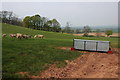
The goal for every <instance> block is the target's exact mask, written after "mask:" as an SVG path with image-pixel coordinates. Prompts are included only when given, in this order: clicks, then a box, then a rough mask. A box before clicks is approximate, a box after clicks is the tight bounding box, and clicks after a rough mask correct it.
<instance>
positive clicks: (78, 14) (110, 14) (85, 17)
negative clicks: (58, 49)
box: [2, 2, 118, 26]
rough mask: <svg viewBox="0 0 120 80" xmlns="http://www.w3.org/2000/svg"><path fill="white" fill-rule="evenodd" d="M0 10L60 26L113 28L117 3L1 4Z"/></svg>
mask: <svg viewBox="0 0 120 80" xmlns="http://www.w3.org/2000/svg"><path fill="white" fill-rule="evenodd" d="M2 10H7V11H13V12H14V13H15V14H17V15H18V16H19V17H21V18H24V17H25V16H32V15H34V14H40V16H42V17H48V18H49V19H53V18H56V19H57V20H58V21H59V22H60V24H61V26H65V25H66V22H67V21H68V22H70V24H71V26H85V25H89V26H114V25H117V24H118V3H117V2H2Z"/></svg>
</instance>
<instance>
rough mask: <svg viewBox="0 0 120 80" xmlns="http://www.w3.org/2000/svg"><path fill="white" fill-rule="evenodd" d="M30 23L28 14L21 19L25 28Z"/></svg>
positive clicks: (28, 26)
mask: <svg viewBox="0 0 120 80" xmlns="http://www.w3.org/2000/svg"><path fill="white" fill-rule="evenodd" d="M30 24H31V19H30V16H26V17H25V18H24V19H23V26H24V27H27V28H30Z"/></svg>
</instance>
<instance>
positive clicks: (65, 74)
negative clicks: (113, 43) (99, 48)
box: [32, 47, 118, 78]
mask: <svg viewBox="0 0 120 80" xmlns="http://www.w3.org/2000/svg"><path fill="white" fill-rule="evenodd" d="M59 48H60V47H59ZM61 49H65V50H70V49H71V48H70V47H61ZM83 52H84V51H83ZM85 52H86V53H89V54H84V55H82V56H79V57H78V58H76V59H75V60H73V61H69V60H65V61H66V62H67V66H66V67H64V68H57V67H56V65H55V64H53V65H51V66H50V67H49V69H47V70H45V71H43V72H42V73H41V75H40V76H32V78H50V77H55V78H118V54H106V53H98V52H95V54H93V52H87V51H85ZM96 53H97V54H96Z"/></svg>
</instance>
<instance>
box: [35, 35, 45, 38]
mask: <svg viewBox="0 0 120 80" xmlns="http://www.w3.org/2000/svg"><path fill="white" fill-rule="evenodd" d="M34 38H44V36H43V35H35V36H34Z"/></svg>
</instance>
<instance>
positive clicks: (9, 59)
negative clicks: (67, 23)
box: [2, 24, 117, 77]
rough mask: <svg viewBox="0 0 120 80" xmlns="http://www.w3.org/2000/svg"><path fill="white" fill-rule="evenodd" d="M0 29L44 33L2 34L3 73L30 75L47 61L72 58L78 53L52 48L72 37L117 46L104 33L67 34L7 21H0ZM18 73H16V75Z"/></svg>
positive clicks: (43, 66) (9, 31)
mask: <svg viewBox="0 0 120 80" xmlns="http://www.w3.org/2000/svg"><path fill="white" fill-rule="evenodd" d="M2 31H3V33H6V34H7V35H9V34H10V33H23V34H30V35H32V36H34V35H36V34H43V35H45V39H33V38H32V39H23V40H18V39H16V38H13V39H12V38H10V37H9V36H7V37H6V38H3V43H2V44H3V46H2V47H3V49H2V52H3V54H2V55H3V77H16V75H15V74H16V73H18V72H29V73H30V74H32V75H35V74H38V73H39V72H41V71H42V70H44V69H46V68H47V67H48V66H45V65H48V64H53V63H56V64H57V65H58V66H64V65H65V61H64V60H72V59H74V58H76V57H78V56H79V55H81V54H80V53H77V52H71V51H65V50H60V49H56V48H55V47H58V46H70V47H72V45H73V39H74V38H80V39H92V40H93V39H96V40H108V41H111V42H112V43H111V44H114V45H112V47H117V45H116V44H117V38H104V37H100V38H97V37H79V36H72V35H69V34H62V33H55V32H46V31H38V30H31V29H27V28H22V27H18V26H13V25H9V24H3V26H2ZM17 77H18V76H17Z"/></svg>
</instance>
